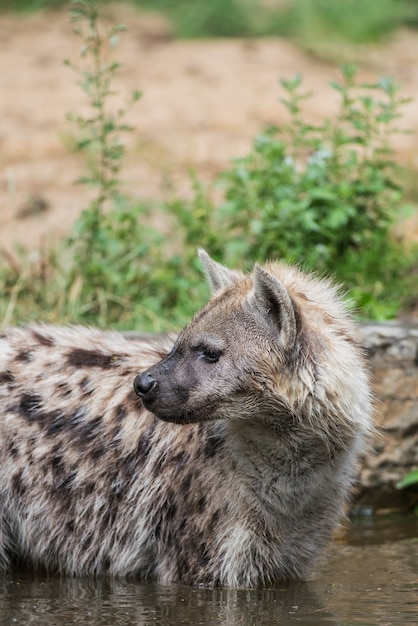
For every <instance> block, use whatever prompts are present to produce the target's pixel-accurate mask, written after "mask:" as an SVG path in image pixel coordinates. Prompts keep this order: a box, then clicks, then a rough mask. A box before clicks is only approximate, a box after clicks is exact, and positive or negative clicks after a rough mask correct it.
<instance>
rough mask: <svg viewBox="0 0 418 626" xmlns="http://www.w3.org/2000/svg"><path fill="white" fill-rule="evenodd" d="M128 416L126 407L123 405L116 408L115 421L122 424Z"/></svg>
mask: <svg viewBox="0 0 418 626" xmlns="http://www.w3.org/2000/svg"><path fill="white" fill-rule="evenodd" d="M126 415H127V410H126V407H125V406H124V405H123V404H119V405H118V406H117V407H116V409H115V412H114V417H115V420H116V421H117V422H121V421H122V420H123V419H125V417H126Z"/></svg>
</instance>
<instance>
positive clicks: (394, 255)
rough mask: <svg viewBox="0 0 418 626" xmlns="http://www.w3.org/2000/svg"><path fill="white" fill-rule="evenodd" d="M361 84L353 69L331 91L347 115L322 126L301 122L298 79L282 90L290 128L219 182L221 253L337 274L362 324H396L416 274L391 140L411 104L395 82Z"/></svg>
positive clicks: (275, 133) (265, 138) (262, 140)
mask: <svg viewBox="0 0 418 626" xmlns="http://www.w3.org/2000/svg"><path fill="white" fill-rule="evenodd" d="M355 77H356V68H355V67H354V66H351V65H347V66H344V67H343V80H342V82H341V83H332V84H331V87H332V88H333V89H334V90H336V91H337V92H338V94H339V95H340V99H341V108H340V112H339V114H338V115H337V116H336V118H335V119H332V120H330V119H329V120H325V121H324V123H323V124H322V125H321V126H313V125H311V124H309V123H308V122H306V121H305V120H304V117H303V112H302V108H301V105H302V102H303V100H304V99H306V97H308V96H309V94H306V93H304V92H303V91H302V86H301V78H300V77H295V78H294V79H292V80H282V81H281V83H282V86H283V88H284V89H285V92H286V98H285V99H283V100H282V102H283V103H284V105H285V106H286V107H287V109H288V111H289V114H290V122H289V124H288V125H286V126H284V127H270V128H268V129H267V130H266V131H265V132H264V133H263V134H262V135H260V136H259V137H257V138H256V139H255V141H254V144H253V148H252V150H251V151H250V153H249V155H248V156H246V157H244V158H241V159H238V160H236V161H235V162H234V164H233V166H232V168H231V169H230V170H228V171H226V172H224V173H223V174H222V175H221V179H222V181H223V183H224V187H225V199H226V202H225V203H223V204H222V205H221V206H220V207H219V208H218V209H215V207H213V210H214V211H215V213H216V214H217V220H218V224H219V225H218V227H217V229H216V230H217V232H223V233H228V236H227V237H226V238H225V239H224V241H223V243H222V246H219V242H218V247H223V248H224V249H225V251H226V255H227V256H228V257H229V258H230V260H231V263H234V262H235V261H237V260H238V259H246V260H247V262H248V264H249V265H250V264H251V263H252V262H253V261H254V260H255V259H257V260H264V259H266V258H283V259H286V260H287V261H290V262H292V263H295V262H296V263H300V264H302V266H303V267H305V268H306V269H315V270H319V271H320V272H323V273H326V274H332V275H335V276H336V277H337V279H338V280H340V281H341V282H343V283H344V284H345V285H346V286H347V288H348V289H350V291H351V296H352V297H353V298H354V300H355V302H356V304H357V305H358V306H359V307H361V308H362V309H363V310H362V314H363V315H367V316H370V317H390V316H392V315H394V314H395V312H396V310H397V309H398V308H399V306H400V303H401V299H402V291H403V290H404V288H405V279H406V276H405V274H407V273H408V268H409V267H410V265H411V261H410V259H408V257H407V255H406V253H405V250H404V247H403V246H402V245H401V243H400V242H397V241H396V240H395V239H394V238H393V237H392V236H391V228H392V227H393V224H394V222H395V221H396V219H397V218H399V216H400V213H401V211H402V206H401V200H402V189H401V187H400V185H399V183H398V181H399V179H400V176H399V168H398V166H397V165H396V164H395V162H394V160H393V158H392V154H391V148H390V138H391V135H392V134H393V133H394V132H399V129H398V128H397V127H396V121H397V119H398V117H399V115H400V113H399V109H400V107H401V106H402V105H403V104H404V103H405V102H406V100H405V99H402V98H399V97H398V94H397V87H396V86H395V85H394V83H393V82H392V81H391V80H390V79H381V80H380V81H379V82H378V83H376V84H372V85H357V84H356V82H355ZM200 204H201V201H200ZM192 214H193V213H192ZM221 225H222V228H221V227H220V226H221ZM411 271H412V270H411ZM411 278H412V276H411Z"/></svg>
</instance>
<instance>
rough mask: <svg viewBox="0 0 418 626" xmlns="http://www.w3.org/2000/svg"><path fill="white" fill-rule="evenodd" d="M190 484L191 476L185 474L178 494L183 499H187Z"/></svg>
mask: <svg viewBox="0 0 418 626" xmlns="http://www.w3.org/2000/svg"><path fill="white" fill-rule="evenodd" d="M191 484H192V474H191V473H190V474H187V476H186V478H185V479H184V480H183V482H182V483H181V485H180V492H181V494H182V495H183V497H187V496H188V494H189V491H190V485H191Z"/></svg>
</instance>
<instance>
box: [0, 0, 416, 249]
mask: <svg viewBox="0 0 418 626" xmlns="http://www.w3.org/2000/svg"><path fill="white" fill-rule="evenodd" d="M112 11H113V14H114V15H116V21H117V22H123V23H125V24H126V25H127V26H128V31H127V32H126V33H125V34H124V35H123V38H122V41H121V43H120V45H119V46H118V48H117V53H116V54H117V59H118V60H119V61H120V62H121V63H122V68H121V70H120V73H119V77H118V81H117V88H118V90H119V92H120V94H121V95H120V96H118V98H119V99H120V100H121V101H122V100H123V97H125V98H126V99H128V96H129V94H130V93H131V92H132V90H134V89H140V90H141V91H143V92H144V96H143V98H142V99H141V101H140V102H139V103H137V104H136V106H135V107H134V108H133V109H132V110H131V112H130V114H129V123H130V124H132V125H133V126H134V127H135V132H134V133H131V134H130V136H129V138H128V139H127V144H128V145H127V148H128V154H127V156H126V159H125V161H124V168H123V178H124V180H125V181H126V189H127V190H128V191H129V192H131V193H133V194H135V195H136V196H137V197H138V198H146V199H148V198H161V197H164V195H167V194H168V195H172V194H173V192H174V191H175V192H176V193H179V194H184V195H186V194H187V193H188V190H189V170H190V169H191V168H193V169H195V170H196V171H197V172H198V173H199V175H201V176H202V177H203V178H204V179H205V180H209V179H210V178H212V177H213V176H214V175H215V173H216V172H218V171H219V170H221V169H222V168H225V167H226V166H227V164H228V162H229V161H230V159H231V158H233V157H237V156H240V155H244V154H245V153H246V152H247V151H248V148H249V146H250V143H251V139H252V138H253V137H254V135H256V134H257V133H258V132H259V131H260V130H261V129H262V128H263V126H264V125H265V124H268V123H280V122H282V121H284V120H285V118H286V113H285V111H284V109H283V107H282V105H281V104H280V103H279V102H278V99H279V97H280V95H281V92H280V88H279V85H278V78H279V77H290V76H292V75H294V74H296V73H301V74H303V76H304V78H305V85H306V88H307V89H309V90H312V91H313V92H314V94H315V96H314V97H313V98H312V99H311V100H309V101H308V103H307V110H308V114H309V116H310V118H311V119H312V121H314V122H319V121H320V120H321V119H322V118H323V116H324V115H329V114H332V112H333V111H335V109H336V96H335V93H334V92H333V91H332V90H331V89H330V88H329V87H328V86H327V84H328V82H329V81H330V80H333V79H338V78H339V70H338V64H337V63H335V64H333V63H332V62H325V61H321V60H318V59H315V58H313V57H312V56H309V55H308V54H306V53H304V52H303V51H301V50H300V49H299V48H298V47H297V46H295V45H293V44H292V43H290V42H288V41H286V40H283V39H278V38H269V39H263V40H255V41H245V40H207V41H201V40H200V41H174V40H173V39H172V38H171V37H170V32H169V27H168V26H167V25H166V24H165V23H164V21H162V20H161V19H160V18H159V17H158V16H152V15H147V16H144V15H140V14H138V13H137V12H135V11H134V10H133V9H130V8H127V7H124V6H123V5H122V4H121V3H119V4H118V5H115V6H114V7H113V9H111V12H112ZM79 48H80V40H79V39H78V38H77V37H76V36H75V35H74V34H73V32H72V27H71V25H70V23H69V21H68V18H67V15H66V14H65V13H64V12H60V13H52V14H51V13H49V14H36V15H33V16H31V17H25V18H23V17H16V16H11V15H4V14H0V247H3V248H4V247H8V248H11V247H12V246H13V245H14V244H15V243H23V244H25V245H29V246H31V247H32V246H33V247H36V246H38V245H39V243H40V241H41V240H42V239H43V238H45V237H53V238H55V237H56V236H58V235H61V234H63V233H65V232H67V231H68V229H69V228H70V225H71V223H72V222H73V221H74V219H75V217H76V216H77V214H78V212H79V211H80V210H81V209H82V208H83V207H84V206H86V204H87V202H88V192H87V190H86V189H85V187H83V186H81V187H80V186H76V185H74V184H73V181H74V180H75V179H76V178H77V177H78V176H79V175H80V174H82V173H83V168H84V163H83V159H82V157H81V156H80V155H77V154H75V153H74V152H71V150H69V146H71V144H72V143H73V140H72V136H73V135H74V133H75V128H74V127H73V126H71V125H70V124H69V123H68V122H67V121H66V113H67V112H69V111H74V112H85V102H86V100H85V95H84V94H83V92H82V91H81V89H80V87H79V86H78V85H77V77H76V75H75V74H74V72H73V71H72V70H71V69H70V68H68V67H67V66H64V65H63V59H65V58H69V59H71V60H73V61H75V62H77V61H78V59H79ZM417 53H418V35H417V34H415V33H410V32H407V31H402V32H399V33H397V34H396V36H395V37H394V38H393V39H392V40H391V41H389V42H387V43H386V44H385V46H383V47H377V48H370V49H367V50H366V51H364V50H357V51H356V52H355V54H356V56H357V60H359V61H360V65H361V77H362V78H364V79H366V80H371V79H372V78H373V77H375V76H376V73H377V74H379V75H387V74H390V75H391V76H393V78H394V79H395V80H396V82H398V83H401V84H402V86H403V87H402V93H403V94H405V95H406V96H411V97H412V98H414V103H413V104H410V105H408V106H407V107H405V114H404V118H403V121H402V124H403V126H405V127H408V128H409V129H411V130H412V131H413V134H410V135H401V136H399V137H398V138H397V139H396V148H397V154H398V157H397V158H399V160H400V161H402V162H404V163H407V164H408V165H409V166H411V167H412V168H414V169H415V170H417V173H418V154H417V152H416V150H415V144H416V142H417V131H418V63H417V58H418V54H417ZM406 230H407V232H408V233H409V235H410V236H412V237H414V238H416V239H418V218H416V217H415V218H413V219H412V220H411V222H410V223H409V224H408V227H407V228H406Z"/></svg>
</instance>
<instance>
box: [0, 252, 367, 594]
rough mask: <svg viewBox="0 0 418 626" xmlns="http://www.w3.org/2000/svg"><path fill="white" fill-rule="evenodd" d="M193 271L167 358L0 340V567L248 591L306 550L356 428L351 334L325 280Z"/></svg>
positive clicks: (307, 564)
mask: <svg viewBox="0 0 418 626" xmlns="http://www.w3.org/2000/svg"><path fill="white" fill-rule="evenodd" d="M201 259H202V262H203V264H204V266H205V271H206V274H207V276H208V279H209V282H210V285H211V287H212V291H213V296H212V298H211V300H210V301H209V303H208V304H207V305H206V306H205V307H204V308H203V309H202V310H201V311H200V312H199V313H198V314H197V315H196V316H195V317H194V319H193V320H192V321H191V322H190V324H189V325H188V326H187V327H186V328H185V329H184V330H183V331H182V332H181V333H180V335H179V336H178V338H177V340H176V341H175V342H174V343H173V341H170V340H169V339H165V340H161V341H159V340H158V341H157V340H155V341H153V340H138V341H134V340H128V339H127V338H125V337H123V336H121V335H119V334H117V333H112V332H101V331H99V330H94V329H87V328H56V327H49V326H29V327H26V328H14V329H13V328H12V329H8V330H6V331H4V332H3V333H2V334H1V335H0V407H1V409H0V411H1V426H0V429H1V431H0V506H1V517H0V521H1V527H0V563H1V566H2V567H3V568H7V567H8V566H9V565H10V563H13V562H14V561H16V560H18V561H19V562H23V563H26V564H29V565H32V566H34V567H37V568H43V569H45V568H46V569H47V570H49V571H55V572H63V573H67V574H73V575H89V574H90V575H91V574H109V575H113V576H125V575H134V576H139V577H141V578H144V579H149V580H157V581H160V582H162V583H170V582H173V581H180V582H182V583H190V584H194V583H203V584H206V585H227V586H254V585H259V584H269V583H271V582H272V581H274V580H275V579H283V578H292V577H304V576H305V575H306V574H307V573H308V572H309V571H310V568H311V566H312V563H313V561H314V559H315V557H317V556H318V555H321V554H322V553H323V552H324V549H325V547H326V544H327V543H328V541H329V539H330V537H331V535H332V533H333V530H334V529H335V527H336V525H337V524H338V522H339V520H340V519H341V517H342V515H343V513H344V507H345V502H346V499H347V494H348V492H349V490H350V487H351V484H352V481H353V475H354V474H355V467H356V460H357V457H358V454H359V452H360V451H361V449H362V447H363V442H364V439H365V436H366V434H367V432H368V429H369V426H370V421H369V420H370V418H369V415H370V399H369V387H368V380H367V373H366V370H365V366H364V362H363V357H362V352H361V349H360V347H359V342H358V337H357V332H356V329H355V328H354V326H353V323H352V321H351V319H350V317H349V316H348V314H347V313H346V311H345V309H344V305H343V304H342V302H341V300H340V298H339V296H338V294H337V291H336V290H335V289H334V288H333V287H332V286H331V285H330V284H328V282H325V281H322V280H318V279H317V278H314V277H311V276H307V275H305V274H304V273H302V272H300V271H299V270H297V269H295V268H291V267H287V266H285V265H283V264H267V265H266V266H264V267H261V266H258V265H256V266H255V268H254V270H253V272H252V274H249V275H246V274H243V273H240V272H235V271H230V270H228V269H227V268H225V267H223V266H222V265H219V264H218V263H216V262H214V261H213V260H211V259H210V258H209V257H208V255H207V254H206V253H204V252H201ZM133 382H134V385H133V386H132V383H133Z"/></svg>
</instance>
